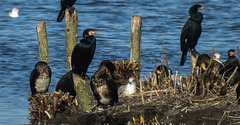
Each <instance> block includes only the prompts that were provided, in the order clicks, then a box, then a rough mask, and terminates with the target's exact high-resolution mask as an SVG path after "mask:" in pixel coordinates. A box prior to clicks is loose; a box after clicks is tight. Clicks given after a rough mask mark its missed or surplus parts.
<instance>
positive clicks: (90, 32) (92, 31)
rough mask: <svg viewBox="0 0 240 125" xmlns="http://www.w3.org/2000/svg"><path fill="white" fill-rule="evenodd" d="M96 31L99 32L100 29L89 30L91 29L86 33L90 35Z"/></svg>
mask: <svg viewBox="0 0 240 125" xmlns="http://www.w3.org/2000/svg"><path fill="white" fill-rule="evenodd" d="M97 32H101V31H99V30H91V31H89V32H88V34H89V35H90V36H92V35H93V34H95V33H97Z"/></svg>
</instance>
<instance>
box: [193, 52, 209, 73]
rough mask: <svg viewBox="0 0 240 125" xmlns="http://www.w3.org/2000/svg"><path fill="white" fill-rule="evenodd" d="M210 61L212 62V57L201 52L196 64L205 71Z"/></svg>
mask: <svg viewBox="0 0 240 125" xmlns="http://www.w3.org/2000/svg"><path fill="white" fill-rule="evenodd" d="M209 63H210V57H209V56H208V55H207V54H201V55H199V56H198V59H197V62H196V66H199V67H201V68H202V69H203V70H204V71H205V70H207V67H208V65H209Z"/></svg>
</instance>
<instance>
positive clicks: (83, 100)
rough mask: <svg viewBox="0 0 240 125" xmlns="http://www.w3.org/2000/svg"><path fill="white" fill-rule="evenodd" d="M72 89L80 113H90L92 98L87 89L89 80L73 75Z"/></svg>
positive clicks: (88, 88)
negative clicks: (80, 110) (74, 92)
mask: <svg viewBox="0 0 240 125" xmlns="http://www.w3.org/2000/svg"><path fill="white" fill-rule="evenodd" d="M73 82H74V89H75V91H76V97H75V99H76V100H77V102H78V104H79V105H80V107H81V109H82V111H84V112H92V107H93V96H92V93H91V90H90V87H89V84H88V83H89V79H88V78H82V77H81V76H79V75H77V74H75V73H73Z"/></svg>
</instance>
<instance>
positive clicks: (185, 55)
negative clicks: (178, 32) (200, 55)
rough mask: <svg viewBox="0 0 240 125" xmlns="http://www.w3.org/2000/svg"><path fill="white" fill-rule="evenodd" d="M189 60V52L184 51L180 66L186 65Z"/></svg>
mask: <svg viewBox="0 0 240 125" xmlns="http://www.w3.org/2000/svg"><path fill="white" fill-rule="evenodd" d="M186 58H187V51H182V57H181V63H180V66H182V65H184V63H185V61H186Z"/></svg>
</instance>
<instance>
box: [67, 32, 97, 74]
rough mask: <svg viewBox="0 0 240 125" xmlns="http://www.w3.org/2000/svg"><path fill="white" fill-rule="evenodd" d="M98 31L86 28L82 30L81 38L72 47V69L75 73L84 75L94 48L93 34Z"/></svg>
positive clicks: (94, 39)
mask: <svg viewBox="0 0 240 125" xmlns="http://www.w3.org/2000/svg"><path fill="white" fill-rule="evenodd" d="M96 32H98V31H96V30H93V29H86V30H84V31H83V39H81V40H80V42H79V43H78V44H77V45H76V46H75V47H74V49H73V52H72V57H71V65H72V71H73V72H74V73H75V74H78V75H81V76H83V77H85V76H86V72H87V69H88V66H89V65H90V63H91V62H92V59H93V55H94V52H95V49H96V38H95V37H94V36H93V34H94V33H96Z"/></svg>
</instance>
